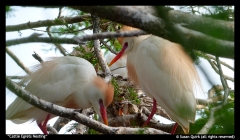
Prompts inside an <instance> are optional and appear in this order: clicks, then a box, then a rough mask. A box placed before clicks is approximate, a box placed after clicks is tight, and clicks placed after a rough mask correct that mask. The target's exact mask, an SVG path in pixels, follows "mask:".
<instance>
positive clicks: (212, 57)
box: [205, 54, 234, 71]
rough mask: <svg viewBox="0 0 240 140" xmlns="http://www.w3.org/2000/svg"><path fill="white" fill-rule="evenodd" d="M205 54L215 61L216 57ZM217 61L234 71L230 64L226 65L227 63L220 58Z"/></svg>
mask: <svg viewBox="0 0 240 140" xmlns="http://www.w3.org/2000/svg"><path fill="white" fill-rule="evenodd" d="M205 56H207V57H208V58H210V59H213V60H215V61H216V58H215V57H214V56H212V55H209V54H205ZM219 63H220V64H222V65H224V66H226V67H227V68H229V69H231V70H233V71H234V68H233V67H232V66H230V65H228V64H227V63H225V62H223V61H221V60H219Z"/></svg>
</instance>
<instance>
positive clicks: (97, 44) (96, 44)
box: [92, 15, 112, 82]
mask: <svg viewBox="0 0 240 140" xmlns="http://www.w3.org/2000/svg"><path fill="white" fill-rule="evenodd" d="M92 20H93V33H94V34H95V33H98V32H99V22H100V19H99V17H97V16H95V15H92ZM93 43H94V52H95V53H96V55H97V58H98V62H99V64H100V66H101V68H102V70H103V72H104V74H105V78H104V79H105V80H106V82H110V81H111V79H112V77H111V71H110V69H109V67H108V66H107V64H106V61H105V59H104V56H103V54H102V51H101V48H100V42H99V40H94V41H93Z"/></svg>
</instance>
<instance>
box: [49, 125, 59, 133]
mask: <svg viewBox="0 0 240 140" xmlns="http://www.w3.org/2000/svg"><path fill="white" fill-rule="evenodd" d="M47 130H48V131H50V134H58V131H57V130H56V129H55V128H54V127H52V126H50V125H48V126H47Z"/></svg>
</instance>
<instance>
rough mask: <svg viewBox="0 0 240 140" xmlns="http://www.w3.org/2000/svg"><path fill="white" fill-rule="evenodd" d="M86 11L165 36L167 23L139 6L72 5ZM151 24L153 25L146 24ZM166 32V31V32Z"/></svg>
mask: <svg viewBox="0 0 240 140" xmlns="http://www.w3.org/2000/svg"><path fill="white" fill-rule="evenodd" d="M70 7H72V8H74V9H78V10H81V11H84V12H89V13H91V14H94V15H97V16H99V17H102V18H106V19H108V20H112V21H115V22H118V23H122V24H125V25H129V26H133V27H136V28H139V29H142V30H144V31H146V32H148V33H151V34H154V35H157V36H164V34H166V32H165V31H166V30H165V23H164V21H163V20H162V19H160V18H159V17H156V16H153V15H152V14H151V13H148V11H147V12H145V11H143V10H141V9H139V8H136V7H137V6H70ZM146 25H151V26H146ZM164 32H165V33H164Z"/></svg>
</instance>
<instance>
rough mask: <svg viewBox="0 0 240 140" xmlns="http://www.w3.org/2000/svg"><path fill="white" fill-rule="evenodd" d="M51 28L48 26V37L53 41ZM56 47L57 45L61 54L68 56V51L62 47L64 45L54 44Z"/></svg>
mask: <svg viewBox="0 0 240 140" xmlns="http://www.w3.org/2000/svg"><path fill="white" fill-rule="evenodd" d="M50 28H51V26H48V27H47V34H48V36H49V37H50V38H51V39H52V35H51V33H50ZM54 45H55V46H56V48H57V49H58V50H59V51H60V53H62V54H63V55H64V56H66V55H67V54H66V53H65V52H66V50H65V49H64V48H63V47H62V45H60V44H57V43H54Z"/></svg>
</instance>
